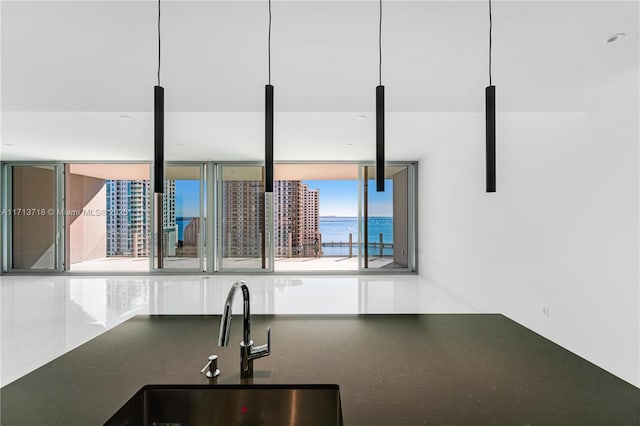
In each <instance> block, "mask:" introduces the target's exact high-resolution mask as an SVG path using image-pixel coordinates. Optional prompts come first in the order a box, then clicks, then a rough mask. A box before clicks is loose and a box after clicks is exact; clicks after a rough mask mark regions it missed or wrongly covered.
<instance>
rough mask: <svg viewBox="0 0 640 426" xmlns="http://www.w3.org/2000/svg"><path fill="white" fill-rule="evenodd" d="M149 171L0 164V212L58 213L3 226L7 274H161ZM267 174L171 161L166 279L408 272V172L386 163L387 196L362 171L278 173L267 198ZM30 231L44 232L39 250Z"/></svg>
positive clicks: (335, 167) (243, 166) (304, 168)
mask: <svg viewBox="0 0 640 426" xmlns="http://www.w3.org/2000/svg"><path fill="white" fill-rule="evenodd" d="M62 169H64V179H62V173H61V171H62ZM150 172H151V167H150V164H149V163H139V164H131V163H103V164H96V163H68V164H65V165H64V167H63V166H62V165H58V164H43V165H29V164H26V163H25V164H9V165H5V167H4V173H5V176H8V179H7V183H6V184H5V188H8V193H7V194H5V197H4V204H3V206H5V207H13V210H14V211H26V210H27V207H28V206H27V205H29V206H31V205H33V206H36V207H33V208H37V210H36V211H47V212H49V209H53V210H51V211H52V212H54V214H53V215H52V216H46V217H35V216H25V215H23V216H18V215H12V216H11V217H5V218H4V222H3V231H4V233H5V234H6V235H5V237H4V242H5V250H4V253H5V257H4V260H5V261H4V270H5V271H12V270H23V269H34V270H36V269H43V270H62V267H63V265H64V270H67V271H71V272H78V273H81V272H96V273H97V272H149V271H150V270H151V271H157V270H158V268H157V267H156V266H155V263H156V262H155V261H154V260H155V259H156V258H155V256H157V253H156V239H155V237H154V231H153V230H154V229H156V225H155V223H156V222H158V221H159V220H160V216H159V215H157V214H156V213H157V212H155V211H154V210H155V207H154V203H153V202H152V199H153V198H152V194H151V191H152V188H151V187H150ZM263 175H264V170H263V167H262V165H260V164H248V163H187V162H176V163H167V165H166V167H165V182H164V195H163V211H162V216H161V217H162V225H161V229H162V238H163V242H164V244H163V258H162V259H163V262H162V270H167V271H171V270H175V271H180V272H189V271H190V272H203V271H204V272H218V271H221V272H234V271H254V272H257V271H260V272H271V271H275V272H340V271H345V272H349V271H350V272H358V271H389V270H393V271H394V272H397V271H414V270H415V235H416V223H415V205H416V202H415V193H416V191H415V181H416V165H415V164H413V163H389V164H388V165H387V166H386V168H385V191H383V192H377V191H375V180H374V179H373V177H374V176H375V167H374V166H373V165H372V164H366V163H356V162H354V163H319V162H316V163H280V164H276V167H275V182H274V192H273V194H265V192H264V184H263V179H264V177H263ZM62 181H63V182H64V185H62V183H61V182H62ZM63 187H64V190H62V188H63ZM207 188H209V189H207ZM63 195H64V196H63ZM29 197H31V198H29ZM33 198H36V199H37V203H36V204H34V202H33V201H34V200H33ZM63 199H64V204H62V200H63ZM51 206H53V207H51ZM56 206H58V207H56ZM61 206H62V207H64V208H62V209H60V208H59V207H61ZM20 209H21V210H20ZM5 210H6V209H5ZM207 212H209V214H207ZM207 216H209V218H210V220H207ZM62 225H64V226H63V227H62ZM31 229H41V230H42V232H40V233H39V234H38V236H39V237H38V238H40V239H41V240H42V241H40V242H42V244H41V247H39V248H38V247H36V245H34V244H36V241H31V240H33V238H34V236H32V235H30V234H29V233H28V232H27V230H31ZM59 229H60V231H59ZM45 238H46V239H47V241H46V244H45V243H44V239H45ZM45 246H46V247H45ZM38 250H40V251H38ZM29 256H31V257H29ZM36 257H37V258H36ZM8 262H9V263H8Z"/></svg>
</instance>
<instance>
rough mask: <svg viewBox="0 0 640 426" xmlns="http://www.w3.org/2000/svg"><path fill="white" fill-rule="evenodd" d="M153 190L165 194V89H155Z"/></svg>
mask: <svg viewBox="0 0 640 426" xmlns="http://www.w3.org/2000/svg"><path fill="white" fill-rule="evenodd" d="M153 122H154V131H153V136H154V143H153V152H154V155H153V188H154V189H153V190H154V191H155V192H156V193H163V192H164V88H163V87H162V86H154V87H153Z"/></svg>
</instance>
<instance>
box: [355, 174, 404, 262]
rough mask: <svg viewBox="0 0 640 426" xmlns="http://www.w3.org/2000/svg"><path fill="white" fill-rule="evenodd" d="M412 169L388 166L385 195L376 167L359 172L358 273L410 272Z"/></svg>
mask: <svg viewBox="0 0 640 426" xmlns="http://www.w3.org/2000/svg"><path fill="white" fill-rule="evenodd" d="M414 173H415V170H414V166H413V165H406V164H405V165H387V166H386V167H385V185H384V189H385V190H384V191H381V192H378V191H376V181H375V176H376V168H375V166H370V165H363V166H361V168H360V188H361V189H360V227H359V229H360V232H359V234H360V238H359V241H360V244H359V245H358V251H359V255H360V270H374V269H378V270H413V268H414V256H413V252H414V251H415V250H414V248H413V247H415V226H414V211H415V207H414V206H415V204H414V202H415V201H414V194H415V189H414V188H415V187H414V184H413V182H414Z"/></svg>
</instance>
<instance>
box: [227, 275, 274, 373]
mask: <svg viewBox="0 0 640 426" xmlns="http://www.w3.org/2000/svg"><path fill="white" fill-rule="evenodd" d="M238 286H239V287H240V290H241V291H242V301H243V305H242V308H243V309H242V325H243V326H242V342H240V358H241V363H240V374H241V377H252V375H253V360H254V359H257V358H262V357H265V356H269V354H270V353H271V328H270V327H269V329H268V330H267V344H266V345H262V346H257V347H254V346H253V341H252V340H251V312H250V305H251V304H250V299H249V287H247V283H246V282H244V281H242V280H240V281H236V282H235V283H233V285H232V286H231V288H230V289H229V293H228V294H227V299H226V301H225V303H224V307H223V308H222V318H221V319H220V333H219V335H218V346H228V345H229V334H230V332H231V305H232V304H233V298H234V296H235V294H236V290H237V289H238Z"/></svg>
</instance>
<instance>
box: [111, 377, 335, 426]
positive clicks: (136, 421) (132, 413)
mask: <svg viewBox="0 0 640 426" xmlns="http://www.w3.org/2000/svg"><path fill="white" fill-rule="evenodd" d="M125 425H126V426H201V425H202V426H204V425H207V426H270V425H273V426H282V425H296V426H315V425H318V426H334V425H335V426H342V425H343V423H342V407H341V404H340V387H339V386H338V385H256V384H248V385H147V386H144V387H143V388H142V389H140V390H139V391H138V392H136V394H135V395H133V397H131V399H129V401H127V402H126V404H125V405H124V406H122V408H121V409H120V410H118V412H117V413H116V414H114V415H113V417H111V418H110V419H109V420H108V421H107V422H106V423H105V426H125Z"/></svg>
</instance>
